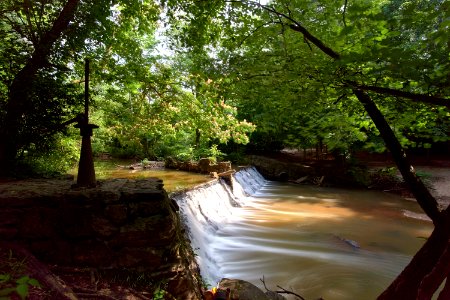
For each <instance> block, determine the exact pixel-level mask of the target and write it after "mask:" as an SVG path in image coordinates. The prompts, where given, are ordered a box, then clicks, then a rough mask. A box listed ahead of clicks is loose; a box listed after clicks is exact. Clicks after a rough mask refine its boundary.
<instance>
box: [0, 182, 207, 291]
mask: <svg viewBox="0 0 450 300" xmlns="http://www.w3.org/2000/svg"><path fill="white" fill-rule="evenodd" d="M72 183H73V182H72V181H70V180H27V181H14V182H9V183H7V184H5V183H3V184H0V240H2V241H12V242H16V243H20V244H22V245H23V246H24V247H26V248H27V249H29V250H30V251H31V252H32V253H33V254H34V255H35V256H36V257H37V258H38V259H40V260H42V261H44V262H47V263H54V264H58V265H62V266H64V265H65V266H83V267H95V268H99V269H108V270H111V269H117V270H129V271H138V272H145V273H146V275H147V276H149V277H151V278H154V279H155V280H164V281H166V282H167V283H168V285H167V286H168V287H169V289H172V290H169V292H170V293H171V294H173V295H174V296H176V297H177V298H181V299H199V296H198V295H199V294H198V290H199V289H198V285H197V284H196V283H195V280H194V281H193V278H192V277H195V276H193V274H192V272H191V270H190V269H189V267H188V265H189V263H190V262H189V261H187V260H186V258H185V257H186V256H185V255H184V251H186V249H183V247H181V245H182V244H183V243H184V240H183V239H184V238H183V235H182V234H181V231H180V228H181V227H180V221H179V217H178V214H177V213H176V210H177V205H176V203H174V202H172V201H171V200H169V198H168V196H167V193H166V192H165V190H164V189H163V183H162V181H160V180H158V179H143V180H128V179H113V180H108V181H104V182H101V183H100V184H99V186H98V187H96V188H92V189H72V188H71V185H72ZM182 252H183V253H182Z"/></svg>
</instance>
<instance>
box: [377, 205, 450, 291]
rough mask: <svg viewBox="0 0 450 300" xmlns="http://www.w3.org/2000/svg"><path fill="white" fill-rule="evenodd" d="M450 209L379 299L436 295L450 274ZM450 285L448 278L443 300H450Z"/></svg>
mask: <svg viewBox="0 0 450 300" xmlns="http://www.w3.org/2000/svg"><path fill="white" fill-rule="evenodd" d="M449 261H450V208H447V210H446V211H445V212H444V213H443V214H442V222H441V223H440V224H439V225H437V226H436V227H435V229H434V230H433V232H432V233H431V236H430V237H429V238H428V240H427V241H426V242H425V244H424V245H423V246H422V248H421V249H420V250H419V251H418V252H417V253H416V255H414V257H413V259H412V260H411V262H410V263H409V264H408V266H406V268H405V269H404V270H403V271H402V272H401V273H400V275H398V276H397V278H396V279H395V280H394V281H393V282H392V283H391V284H390V286H389V287H388V288H387V289H386V290H385V291H384V292H383V293H382V294H381V295H380V296H379V297H378V300H391V299H412V300H415V299H420V300H426V299H427V300H428V299H431V297H432V296H433V295H434V293H435V292H436V290H437V289H438V288H439V286H440V285H441V284H442V282H443V281H444V280H445V279H446V278H448V277H449V272H450V264H449ZM448 296H450V282H449V280H448V279H447V282H446V285H445V287H444V289H443V290H442V292H441V294H440V296H439V300H445V299H450V298H449V297H448Z"/></svg>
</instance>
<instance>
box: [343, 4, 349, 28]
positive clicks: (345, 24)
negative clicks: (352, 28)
mask: <svg viewBox="0 0 450 300" xmlns="http://www.w3.org/2000/svg"><path fill="white" fill-rule="evenodd" d="M347 4H348V0H345V3H344V12H343V13H342V22H344V26H345V27H347V22H346V21H345V14H346V13H347Z"/></svg>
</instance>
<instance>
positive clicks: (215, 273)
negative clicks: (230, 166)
mask: <svg viewBox="0 0 450 300" xmlns="http://www.w3.org/2000/svg"><path fill="white" fill-rule="evenodd" d="M239 173H240V172H238V175H239ZM244 175H245V176H246V178H235V179H234V181H233V191H231V189H230V188H229V187H227V185H226V184H224V183H222V184H220V183H217V184H209V185H207V186H204V187H203V188H200V189H196V190H194V191H191V192H189V193H187V194H183V195H178V196H176V197H175V198H176V200H177V201H178V203H179V204H180V207H181V213H182V217H183V219H184V220H185V222H186V224H187V226H188V232H189V234H190V237H191V241H192V244H193V247H194V249H195V252H197V254H198V261H199V264H200V269H201V271H202V276H203V277H204V279H205V280H206V281H207V282H208V283H209V284H210V285H215V284H216V283H217V282H218V281H219V280H220V279H221V278H223V277H227V278H239V279H243V280H247V281H250V282H252V283H254V284H256V285H257V286H259V287H261V288H263V285H262V282H261V279H262V278H264V280H265V282H266V285H267V287H268V288H269V289H273V290H277V289H278V288H277V285H279V286H281V287H283V288H285V289H288V290H292V291H294V292H296V293H298V294H300V295H302V296H303V297H305V298H306V299H317V298H320V297H323V298H324V299H326V300H341V299H375V298H376V297H377V295H379V294H380V293H381V292H382V291H383V290H384V289H385V288H386V287H387V286H388V285H389V283H390V282H391V281H392V280H393V279H394V278H395V277H396V276H397V275H398V274H399V272H400V271H401V270H402V269H403V268H404V266H405V265H406V264H407V263H408V262H409V260H410V259H411V257H412V256H413V255H414V253H415V252H416V251H417V250H418V249H419V248H420V247H421V245H422V244H423V243H424V241H425V238H426V237H428V236H429V234H430V233H431V230H432V224H431V222H429V221H426V220H421V219H417V218H411V217H407V215H408V216H418V215H419V216H420V208H419V207H418V206H417V204H416V203H415V202H412V201H407V200H404V199H402V198H400V197H398V196H395V195H391V194H387V193H383V192H379V191H367V190H348V189H337V188H325V187H316V186H302V185H294V184H289V183H279V182H271V181H265V180H264V179H261V178H259V179H256V182H248V181H249V180H250V181H255V177H258V174H256V175H255V173H254V172H253V171H252V172H250V174H247V173H245V172H244ZM259 176H260V175H259ZM235 177H236V176H235ZM241 177H242V176H241ZM245 193H247V194H252V195H251V196H249V197H245V196H243V195H244V194H245ZM291 299H294V298H291Z"/></svg>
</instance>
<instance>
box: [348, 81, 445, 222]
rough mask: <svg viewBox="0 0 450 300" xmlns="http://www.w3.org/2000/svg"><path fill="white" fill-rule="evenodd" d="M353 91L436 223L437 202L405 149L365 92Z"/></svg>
mask: <svg viewBox="0 0 450 300" xmlns="http://www.w3.org/2000/svg"><path fill="white" fill-rule="evenodd" d="M353 93H354V94H355V95H356V97H357V98H358V100H359V102H361V103H362V105H363V106H364V109H365V110H366V112H367V113H368V114H369V116H370V118H371V119H372V121H373V122H374V123H375V126H376V127H377V129H378V131H380V135H381V137H382V138H383V140H384V142H385V144H386V147H387V148H388V149H389V151H390V152H391V154H392V157H393V159H394V162H395V163H396V165H397V167H398V169H399V171H400V173H401V174H402V176H403V179H404V180H405V183H406V184H407V185H408V187H409V189H410V190H411V192H412V193H413V195H414V197H415V198H416V200H417V202H418V203H419V205H420V206H421V207H422V209H423V210H424V212H425V213H426V214H427V215H428V216H429V217H430V219H431V220H433V223H434V224H435V225H437V223H439V220H440V217H441V213H440V211H439V207H438V203H437V201H436V199H435V198H434V197H433V196H432V195H431V193H430V191H429V190H428V189H427V187H426V186H425V184H424V183H423V182H422V180H420V178H419V177H418V176H417V175H416V172H415V171H414V168H413V166H412V165H411V163H410V162H409V160H408V158H407V157H406V153H405V151H404V150H403V148H402V146H401V145H400V142H399V141H398V139H397V137H396V136H395V134H394V132H393V131H392V129H391V127H390V126H389V124H388V123H387V121H386V119H385V118H384V116H383V115H382V113H381V112H380V110H379V109H378V107H377V106H376V105H375V103H374V102H373V101H372V99H371V98H370V97H369V95H367V93H365V92H363V91H361V90H357V89H355V90H353Z"/></svg>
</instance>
